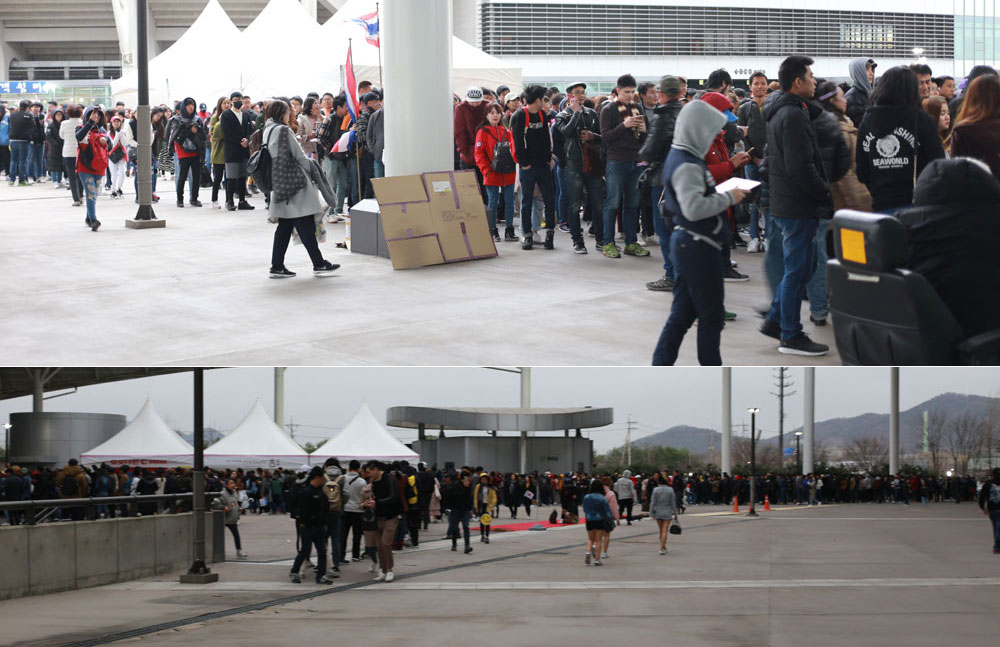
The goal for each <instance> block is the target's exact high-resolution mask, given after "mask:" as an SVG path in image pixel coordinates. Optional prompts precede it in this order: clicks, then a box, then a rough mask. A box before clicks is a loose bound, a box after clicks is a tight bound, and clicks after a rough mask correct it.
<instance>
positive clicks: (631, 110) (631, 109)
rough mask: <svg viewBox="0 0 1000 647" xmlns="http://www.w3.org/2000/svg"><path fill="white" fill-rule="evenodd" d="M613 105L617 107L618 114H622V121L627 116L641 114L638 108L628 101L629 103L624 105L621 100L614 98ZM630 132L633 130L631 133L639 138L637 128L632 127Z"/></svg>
mask: <svg viewBox="0 0 1000 647" xmlns="http://www.w3.org/2000/svg"><path fill="white" fill-rule="evenodd" d="M615 106H617V107H618V114H620V115H621V116H622V121H625V119H626V118H628V117H638V116H640V115H641V114H642V113H640V112H639V108H637V107H636V105H635V104H634V103H630V104H628V105H627V106H626V105H625V104H624V103H622V102H621V101H618V100H615ZM626 113H628V114H626ZM632 132H633V134H635V138H636V139H639V136H640V135H641V133H640V132H639V129H638V128H633V129H632Z"/></svg>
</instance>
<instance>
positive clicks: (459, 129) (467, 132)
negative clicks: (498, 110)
mask: <svg viewBox="0 0 1000 647" xmlns="http://www.w3.org/2000/svg"><path fill="white" fill-rule="evenodd" d="M489 107H490V104H489V103H488V102H487V101H480V102H479V103H475V104H473V103H469V102H468V101H463V102H462V103H460V104H458V107H457V108H455V148H456V149H457V150H458V154H459V155H460V156H461V158H462V161H463V162H465V164H466V165H468V166H469V167H470V168H471V167H473V166H475V165H476V155H475V152H474V148H475V146H476V131H477V130H479V126H481V125H482V123H483V120H484V119H485V118H486V109H487V108H489Z"/></svg>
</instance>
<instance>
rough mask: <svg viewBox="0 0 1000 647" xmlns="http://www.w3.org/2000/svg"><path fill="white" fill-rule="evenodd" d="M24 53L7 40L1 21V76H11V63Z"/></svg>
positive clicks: (15, 107) (20, 58)
mask: <svg viewBox="0 0 1000 647" xmlns="http://www.w3.org/2000/svg"><path fill="white" fill-rule="evenodd" d="M23 58H24V55H23V54H22V52H21V51H20V50H18V49H17V48H16V47H14V46H13V45H11V44H10V43H8V42H7V37H6V35H5V34H4V26H3V22H2V21H0V76H2V77H3V78H4V79H9V78H10V64H11V63H13V62H14V61H15V60H22V59H23ZM13 105H14V109H15V110H16V109H17V104H16V103H14V104H13Z"/></svg>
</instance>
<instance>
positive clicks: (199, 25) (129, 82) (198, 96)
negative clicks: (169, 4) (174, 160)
mask: <svg viewBox="0 0 1000 647" xmlns="http://www.w3.org/2000/svg"><path fill="white" fill-rule="evenodd" d="M239 43H240V30H239V29H238V28H237V27H236V25H234V24H233V21H232V20H231V19H230V18H229V15H228V14H227V13H226V11H225V10H224V9H223V8H222V6H221V5H220V4H219V1H218V0H209V1H208V4H207V5H205V8H204V9H203V10H202V12H201V14H200V15H199V16H198V18H197V19H196V20H195V21H194V23H192V25H191V26H190V27H189V28H188V29H187V30H186V31H185V32H184V33H183V34H181V37H180V38H178V39H177V41H176V42H174V44H173V45H171V46H170V47H168V48H167V49H165V50H164V51H163V52H161V53H160V55H159V56H156V57H154V58H152V59H151V60H150V61H149V100H150V104H151V105H157V104H160V103H167V104H170V103H171V102H173V101H177V100H180V99H183V98H184V97H193V98H194V99H195V100H196V101H198V102H199V103H202V102H204V103H207V104H210V105H211V106H213V107H214V105H215V101H216V100H217V99H218V98H219V97H221V96H227V97H228V96H229V93H230V92H232V91H233V90H236V89H238V88H240V87H241V85H242V84H241V82H240V70H241V67H242V65H241V58H242V53H241V48H240V45H239ZM138 92H139V75H138V73H137V72H135V71H133V72H130V73H129V74H127V75H125V76H123V77H121V78H119V79H115V80H114V81H112V82H111V95H112V97H114V99H115V100H121V101H124V102H125V104H126V105H137V104H138Z"/></svg>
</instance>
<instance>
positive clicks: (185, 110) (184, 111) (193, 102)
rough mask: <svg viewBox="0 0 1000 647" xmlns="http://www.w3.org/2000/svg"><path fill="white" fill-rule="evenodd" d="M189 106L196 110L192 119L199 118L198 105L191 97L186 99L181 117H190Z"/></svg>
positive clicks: (192, 114) (182, 106)
mask: <svg viewBox="0 0 1000 647" xmlns="http://www.w3.org/2000/svg"><path fill="white" fill-rule="evenodd" d="M188 105H191V106H193V107H194V110H193V111H192V112H191V117H190V118H193V117H197V116H198V104H197V103H195V101H194V99H192V98H191V97H187V98H186V99H184V103H182V104H181V115H182V116H184V117H187V116H188V112H187V107H188Z"/></svg>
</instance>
